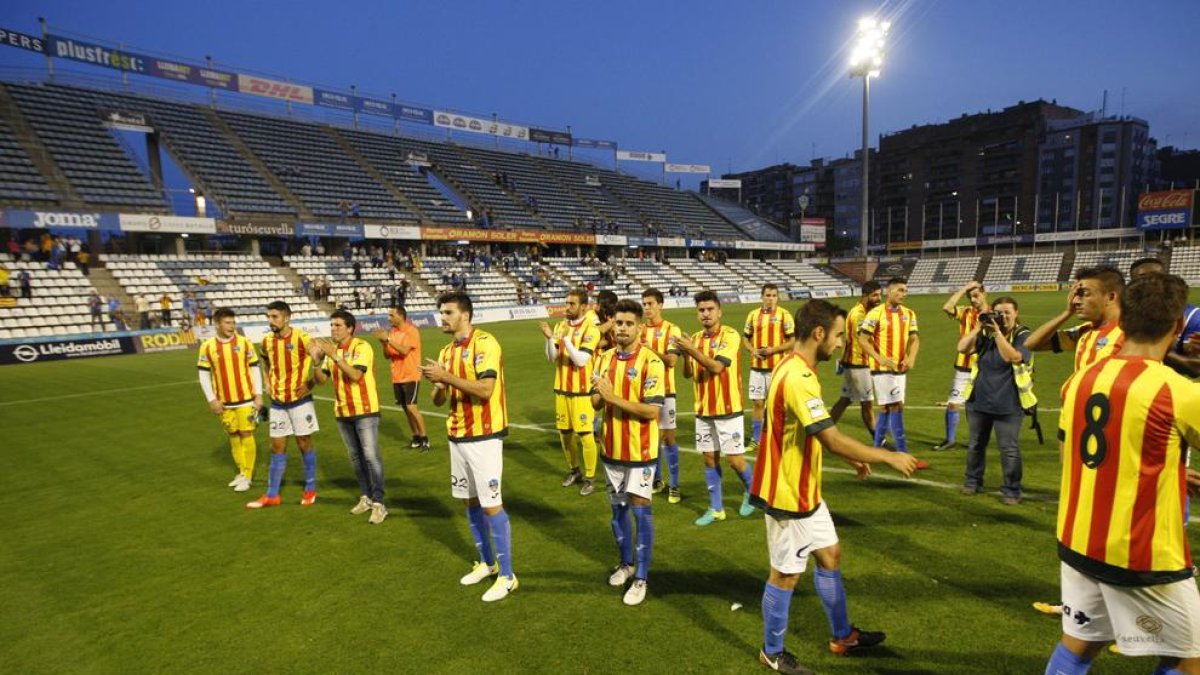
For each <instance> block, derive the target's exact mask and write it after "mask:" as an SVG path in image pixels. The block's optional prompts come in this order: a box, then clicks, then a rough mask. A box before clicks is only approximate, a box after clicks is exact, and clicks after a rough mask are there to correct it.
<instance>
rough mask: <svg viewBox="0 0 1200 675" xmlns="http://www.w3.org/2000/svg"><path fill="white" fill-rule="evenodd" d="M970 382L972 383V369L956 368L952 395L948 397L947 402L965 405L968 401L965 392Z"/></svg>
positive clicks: (951, 387) (951, 386) (951, 385)
mask: <svg viewBox="0 0 1200 675" xmlns="http://www.w3.org/2000/svg"><path fill="white" fill-rule="evenodd" d="M968 384H971V371H969V370H958V369H955V371H954V382H952V383H951V384H950V395H949V396H948V397H947V398H946V403H953V404H954V405H964V404H965V403H966V402H967V397H966V395H965V394H966V391H967V385H968Z"/></svg>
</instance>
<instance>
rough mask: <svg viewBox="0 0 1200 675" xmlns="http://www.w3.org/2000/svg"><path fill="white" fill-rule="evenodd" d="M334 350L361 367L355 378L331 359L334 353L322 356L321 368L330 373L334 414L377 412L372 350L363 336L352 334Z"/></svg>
mask: <svg viewBox="0 0 1200 675" xmlns="http://www.w3.org/2000/svg"><path fill="white" fill-rule="evenodd" d="M337 354H338V355H339V356H341V357H342V358H343V359H345V360H346V363H347V364H349V365H350V366H352V367H354V368H357V369H358V370H360V371H362V374H363V375H362V377H360V378H358V382H355V381H353V380H351V379H350V378H349V377H347V376H346V374H345V373H343V372H342V369H341V368H339V367H338V365H337V364H336V363H334V362H333V355H327V356H326V357H325V363H324V365H322V366H321V369H322V370H324V371H325V372H327V373H329V374H330V375H331V376H332V377H333V415H334V417H340V418H343V419H345V418H350V417H366V416H367V415H378V414H379V390H378V389H377V388H376V387H375V351H374V350H373V349H371V345H369V344H367V341H366V340H363V339H361V338H356V337H352V338H350V340H348V341H347V342H345V343H343V344H339V345H338V346H337Z"/></svg>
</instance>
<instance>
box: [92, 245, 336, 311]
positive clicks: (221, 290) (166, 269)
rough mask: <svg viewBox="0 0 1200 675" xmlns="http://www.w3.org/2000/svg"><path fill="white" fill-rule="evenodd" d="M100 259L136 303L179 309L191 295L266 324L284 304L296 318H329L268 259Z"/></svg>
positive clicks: (114, 256) (107, 256) (121, 256)
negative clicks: (271, 310) (273, 308)
mask: <svg viewBox="0 0 1200 675" xmlns="http://www.w3.org/2000/svg"><path fill="white" fill-rule="evenodd" d="M100 259H101V260H102V261H104V265H105V267H106V268H107V269H108V271H109V273H111V274H112V276H113V278H114V279H116V280H117V282H118V283H120V284H121V288H122V290H124V291H125V293H126V294H127V295H129V296H130V297H131V298H136V297H137V296H139V295H146V296H147V297H149V298H151V299H152V300H154V301H157V300H158V298H160V297H162V296H163V295H167V296H169V297H170V298H171V300H172V302H173V303H174V308H175V309H177V310H178V309H180V308H182V305H183V300H184V297H185V294H191V295H193V296H194V297H196V298H205V299H207V301H208V303H209V304H210V305H211V307H213V308H217V307H229V308H231V309H233V310H234V311H235V312H237V313H238V314H239V315H242V316H246V317H252V318H254V319H261V318H262V315H263V314H264V313H265V312H266V305H267V303H268V302H271V301H272V300H283V301H284V302H286V303H288V304H289V305H291V307H292V316H294V317H295V318H298V319H315V318H320V317H323V316H325V313H324V312H322V311H321V310H320V308H319V307H317V305H316V304H315V303H313V302H312V301H311V300H309V299H308V298H305V297H304V296H302V295H300V293H299V291H298V290H297V289H296V288H294V287H293V286H292V284H291V283H290V282H289V281H288V280H287V279H286V278H284V277H283V276H282V275H281V274H279V272H277V271H276V270H275V269H274V268H272V267H271V265H270V264H269V263H267V262H266V261H265V260H263V259H262V258H259V257H256V256H250V255H220V256H209V255H127V254H105V255H101V256H100Z"/></svg>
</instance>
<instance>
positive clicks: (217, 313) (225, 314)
mask: <svg viewBox="0 0 1200 675" xmlns="http://www.w3.org/2000/svg"><path fill="white" fill-rule="evenodd" d="M229 317H233V318H235V319H236V318H237V312H235V311H233V310H232V309H230V308H228V307H218V308H217V309H216V310H214V311H213V323H220V322H221V320H223V319H228V318H229Z"/></svg>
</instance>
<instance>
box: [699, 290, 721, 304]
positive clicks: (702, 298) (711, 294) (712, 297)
mask: <svg viewBox="0 0 1200 675" xmlns="http://www.w3.org/2000/svg"><path fill="white" fill-rule="evenodd" d="M692 301H693V302H695V303H696V304H697V305H699V304H700V303H702V302H715V303H717V306H718V307H720V306H721V298H720V297H719V296H717V293H716V291H700V292H699V293H697V294H695V295H693V296H692Z"/></svg>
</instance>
